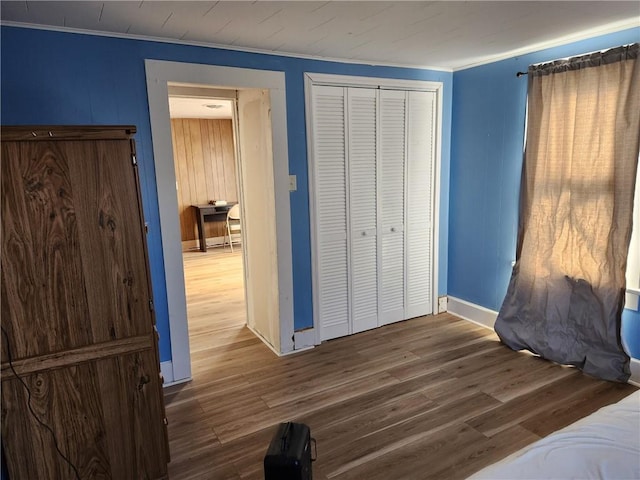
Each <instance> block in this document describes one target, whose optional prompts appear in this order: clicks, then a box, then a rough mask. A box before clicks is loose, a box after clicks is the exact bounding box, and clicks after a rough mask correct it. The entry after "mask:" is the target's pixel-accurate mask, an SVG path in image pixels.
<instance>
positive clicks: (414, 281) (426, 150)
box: [405, 92, 436, 318]
mask: <svg viewBox="0 0 640 480" xmlns="http://www.w3.org/2000/svg"><path fill="white" fill-rule="evenodd" d="M435 114H436V96H435V93H434V92H408V104H407V119H408V122H407V127H408V128H407V169H406V171H407V210H406V256H405V262H406V263H405V265H406V279H407V288H406V302H407V303H406V317H405V318H413V317H418V316H421V315H428V314H430V313H432V312H433V298H432V296H433V295H432V292H433V285H432V283H431V278H432V270H433V264H432V258H433V246H432V238H433V188H432V187H433V184H434V182H433V179H434V165H435V123H434V121H435Z"/></svg>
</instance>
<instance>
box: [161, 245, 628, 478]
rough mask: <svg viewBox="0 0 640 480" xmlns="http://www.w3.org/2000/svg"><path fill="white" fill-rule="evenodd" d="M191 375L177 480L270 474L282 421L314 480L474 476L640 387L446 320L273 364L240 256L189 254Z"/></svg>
mask: <svg viewBox="0 0 640 480" xmlns="http://www.w3.org/2000/svg"><path fill="white" fill-rule="evenodd" d="M185 275H186V278H187V283H186V285H187V296H188V305H189V307H188V310H189V327H190V340H191V352H192V364H193V380H192V381H191V382H189V383H187V384H182V385H176V386H172V387H168V388H166V389H165V400H166V403H167V416H168V419H169V440H170V446H171V457H172V461H171V463H170V464H169V474H170V479H171V480H191V479H241V478H242V479H245V478H246V479H262V478H263V473H262V472H263V470H262V460H263V457H264V454H265V451H266V449H267V446H268V444H269V441H270V440H271V437H272V436H273V434H274V430H275V426H276V425H277V424H278V423H279V422H282V421H287V420H293V421H300V422H304V423H307V424H308V425H309V426H310V427H311V434H312V436H313V437H315V438H316V440H317V445H318V460H317V461H316V462H315V463H314V466H313V478H314V479H315V480H324V479H337V480H347V479H363V480H365V479H366V480H375V479H384V480H390V479H394V480H398V479H428V478H434V479H435V478H438V479H440V478H442V479H455V478H465V477H466V476H468V475H470V474H472V473H474V472H475V471H477V470H479V469H481V468H482V467H484V466H486V465H488V464H490V463H493V462H495V461H497V460H499V459H501V458H503V457H505V456H507V455H508V454H510V453H512V452H514V451H515V450H517V449H519V448H521V447H523V446H525V445H527V444H529V443H530V442H533V441H535V440H536V439H538V438H540V437H543V436H545V435H547V434H549V433H551V432H553V431H555V430H557V429H559V428H562V427H564V426H565V425H568V424H569V423H571V422H573V421H575V420H577V419H579V418H582V417H584V416H586V415H588V414H589V413H591V412H593V411H595V410H597V409H598V408H600V407H602V406H604V405H608V404H610V403H613V402H616V401H618V400H619V399H621V398H623V397H625V396H627V395H629V394H631V393H632V392H633V391H634V390H635V387H632V386H629V385H620V384H613V383H607V382H602V381H599V380H595V379H593V378H590V377H587V376H585V375H583V374H581V373H580V372H579V371H578V370H575V369H572V368H566V367H561V366H558V365H554V364H551V363H548V362H546V361H543V360H539V359H537V358H535V357H533V356H531V355H527V354H523V353H516V352H513V351H511V350H509V349H508V348H506V347H504V346H502V345H501V344H499V342H498V341H497V338H496V337H495V335H494V334H493V332H491V331H489V330H486V329H483V328H481V327H477V326H475V325H473V324H470V323H469V322H466V321H464V320H460V319H458V318H456V317H453V316H451V315H449V314H441V315H438V316H429V317H422V318H417V319H413V320H409V321H406V322H401V323H397V324H394V325H389V326H386V327H382V328H379V329H376V330H372V331H369V332H364V333H361V334H358V335H354V336H351V337H346V338H341V339H336V340H332V341H329V342H325V343H323V344H322V345H320V346H318V347H316V348H314V349H312V350H309V351H307V352H302V353H298V354H295V355H290V356H285V357H281V358H278V357H276V356H275V355H274V354H273V353H272V352H271V351H270V350H269V349H268V348H267V347H266V346H265V345H264V344H263V343H262V342H261V341H260V340H258V339H257V338H256V337H255V336H254V335H253V334H252V333H251V332H250V331H249V330H248V329H247V328H246V327H244V293H243V291H242V288H241V286H242V266H241V254H240V253H239V252H238V253H233V254H231V253H229V251H228V250H227V251H226V252H224V253H223V252H222V250H221V249H212V250H210V251H209V252H207V253H201V252H190V253H187V254H185Z"/></svg>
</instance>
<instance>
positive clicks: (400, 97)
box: [378, 90, 407, 325]
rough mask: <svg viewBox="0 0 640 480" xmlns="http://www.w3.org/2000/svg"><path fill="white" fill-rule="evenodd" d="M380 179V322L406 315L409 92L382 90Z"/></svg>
mask: <svg viewBox="0 0 640 480" xmlns="http://www.w3.org/2000/svg"><path fill="white" fill-rule="evenodd" d="M379 95H380V117H379V118H380V120H379V125H380V132H379V142H380V152H379V156H378V158H379V171H380V176H379V179H378V204H379V208H380V222H379V223H378V235H379V238H380V242H379V255H380V261H379V264H378V265H379V267H378V273H379V278H380V279H379V285H380V288H379V291H378V302H379V307H378V316H379V324H380V325H384V324H387V323H392V322H397V321H400V320H404V319H405V318H407V317H406V316H405V268H404V264H405V260H404V258H405V238H404V235H405V231H404V230H405V156H406V149H405V138H406V92H404V91H395V90H380V91H379Z"/></svg>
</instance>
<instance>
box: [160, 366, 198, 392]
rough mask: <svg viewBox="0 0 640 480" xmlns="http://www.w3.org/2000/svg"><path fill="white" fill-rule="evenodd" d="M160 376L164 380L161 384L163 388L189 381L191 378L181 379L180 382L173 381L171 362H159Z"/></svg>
mask: <svg viewBox="0 0 640 480" xmlns="http://www.w3.org/2000/svg"><path fill="white" fill-rule="evenodd" d="M160 374H161V375H162V378H163V379H164V382H163V383H162V387H163V388H166V387H170V386H172V385H178V384H180V383H185V382H189V381H191V377H188V378H182V379H180V380H175V379H174V378H173V363H172V362H171V360H169V361H167V362H160Z"/></svg>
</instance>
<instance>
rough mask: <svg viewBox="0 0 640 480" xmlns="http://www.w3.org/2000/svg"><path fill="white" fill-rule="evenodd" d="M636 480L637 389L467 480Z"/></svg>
mask: <svg viewBox="0 0 640 480" xmlns="http://www.w3.org/2000/svg"><path fill="white" fill-rule="evenodd" d="M598 478H602V479H612V480H638V479H640V390H638V391H636V392H635V393H633V394H631V395H630V396H628V397H626V398H623V399H622V400H620V401H619V402H618V403H615V404H613V405H609V406H606V407H603V408H601V409H600V410H598V411H597V412H594V413H593V414H591V415H589V416H588V417H585V418H583V419H582V420H578V421H577V422H575V423H573V424H571V425H569V426H568V427H565V428H563V429H562V430H558V431H557V432H554V433H552V434H551V435H548V436H547V437H545V438H542V439H540V440H538V441H537V442H535V443H533V444H531V445H528V446H527V447H525V448H523V449H522V450H520V451H518V452H516V453H514V454H513V455H510V456H509V457H507V458H505V459H504V460H501V461H500V462H497V463H495V464H493V465H490V466H489V467H487V468H485V469H484V470H481V471H480V472H478V473H476V474H475V475H473V476H471V477H470V479H473V480H479V479H487V480H499V479H508V480H517V479H521V480H524V479H527V480H530V479H539V480H551V479H558V480H560V479H562V480H565V479H598Z"/></svg>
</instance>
